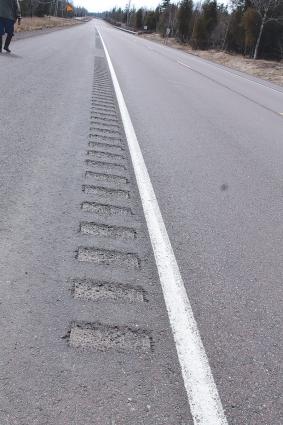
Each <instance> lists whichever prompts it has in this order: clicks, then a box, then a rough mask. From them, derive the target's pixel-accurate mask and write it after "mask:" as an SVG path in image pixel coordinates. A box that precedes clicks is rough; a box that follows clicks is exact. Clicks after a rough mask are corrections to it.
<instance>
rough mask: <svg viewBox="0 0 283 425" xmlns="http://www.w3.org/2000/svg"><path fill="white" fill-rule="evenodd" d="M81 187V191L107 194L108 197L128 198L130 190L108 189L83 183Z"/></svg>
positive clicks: (91, 193)
mask: <svg viewBox="0 0 283 425" xmlns="http://www.w3.org/2000/svg"><path fill="white" fill-rule="evenodd" d="M82 189H83V192H85V193H86V194H89V195H97V196H107V197H109V198H116V199H129V198H130V192H129V191H128V190H122V189H110V188H108V187H103V186H94V185H89V184H85V185H83V188H82Z"/></svg>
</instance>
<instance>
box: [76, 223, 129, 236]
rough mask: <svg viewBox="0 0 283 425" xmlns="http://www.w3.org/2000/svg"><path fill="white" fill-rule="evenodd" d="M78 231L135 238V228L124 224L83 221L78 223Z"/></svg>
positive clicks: (87, 233)
mask: <svg viewBox="0 0 283 425" xmlns="http://www.w3.org/2000/svg"><path fill="white" fill-rule="evenodd" d="M80 231H81V233H83V234H84V235H95V236H98V237H106V238H107V237H108V238H114V239H136V238H137V232H136V230H135V229H132V228H130V227H125V226H111V225H108V224H100V223H92V222H83V223H81V225H80Z"/></svg>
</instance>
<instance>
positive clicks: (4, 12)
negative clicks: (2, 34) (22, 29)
mask: <svg viewBox="0 0 283 425" xmlns="http://www.w3.org/2000/svg"><path fill="white" fill-rule="evenodd" d="M20 17H21V9H20V5H19V1H18V0H0V18H5V19H11V20H13V21H16V20H17V19H18V18H20Z"/></svg>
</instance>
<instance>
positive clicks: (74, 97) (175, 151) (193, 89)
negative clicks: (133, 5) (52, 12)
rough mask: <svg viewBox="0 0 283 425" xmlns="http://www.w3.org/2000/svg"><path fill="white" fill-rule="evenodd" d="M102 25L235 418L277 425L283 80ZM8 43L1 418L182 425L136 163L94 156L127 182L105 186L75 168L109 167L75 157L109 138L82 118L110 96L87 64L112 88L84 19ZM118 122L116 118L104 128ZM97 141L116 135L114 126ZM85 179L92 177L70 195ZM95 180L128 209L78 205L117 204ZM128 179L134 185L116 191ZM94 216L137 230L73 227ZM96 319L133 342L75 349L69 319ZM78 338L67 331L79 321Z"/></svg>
mask: <svg viewBox="0 0 283 425" xmlns="http://www.w3.org/2000/svg"><path fill="white" fill-rule="evenodd" d="M97 25H98V26H99V27H100V28H101V31H102V35H103V36H104V38H105V42H106V44H107V47H108V49H109V52H110V55H111V58H112V60H113V64H114V67H115V70H116V72H117V75H118V79H119V82H120V84H121V87H122V90H123V93H124V95H125V99H126V102H127V105H128V108H129V111H130V114H131V117H132V120H133V123H134V126H135V129H136V132H137V135H138V138H139V141H140V144H141V148H142V151H143V154H144V157H145V161H146V164H147V167H148V170H149V173H150V176H151V179H152V183H153V186H154V189H155V191H156V195H157V197H158V201H159V204H160V207H161V211H162V214H163V218H164V220H165V223H166V225H167V230H168V233H169V236H170V238H171V242H172V245H173V248H174V251H175V254H176V257H177V260H178V263H179V265H180V268H181V272H182V275H183V278H184V281H185V283H186V286H187V291H188V294H189V296H190V300H191V302H192V306H193V310H194V313H195V317H196V319H197V322H198V325H199V329H200V332H201V335H202V338H203V342H204V345H205V349H206V352H207V355H208V357H209V360H210V364H211V367H212V371H213V374H214V378H215V381H216V384H217V387H218V390H219V393H220V396H221V399H222V402H223V405H224V408H225V409H226V414H227V417H228V420H229V423H230V424H237V425H240V424H241V425H242V424H247V425H255V424H257V425H258V424H260V425H263V424H266V425H267V424H268V425H269V424H271V423H272V424H275V425H279V424H281V423H282V420H281V416H280V414H281V415H282V410H280V400H279V399H280V395H281V394H282V391H281V387H280V383H281V382H282V380H281V378H280V368H279V365H280V349H282V333H281V328H280V320H281V319H282V262H281V252H282V224H281V208H282V183H281V181H282V169H283V168H282V165H283V164H282V162H283V159H282V158H283V155H282V154H283V152H282V151H283V149H282V140H283V137H282V136H283V118H282V117H281V116H280V115H279V112H283V94H282V90H281V89H280V88H276V87H275V86H272V85H270V84H268V83H263V82H261V81H259V80H256V79H252V78H251V77H247V78H246V79H245V78H242V76H241V77H238V76H235V75H233V74H231V73H230V72H227V70H223V69H221V67H217V66H215V65H213V64H210V63H208V62H205V61H201V60H199V59H198V58H195V57H190V56H188V55H185V54H182V53H181V52H178V51H174V50H172V49H169V48H166V47H162V46H158V45H155V44H153V43H150V42H147V41H145V40H141V39H139V38H137V37H134V36H131V35H128V34H124V33H122V32H120V31H118V30H114V29H112V28H111V27H108V26H106V25H105V24H101V23H98V24H97ZM14 49H15V52H16V54H15V55H14V56H10V57H9V56H6V55H1V56H0V67H1V72H2V85H1V97H0V120H1V125H0V140H1V144H0V158H1V170H0V196H1V205H0V211H1V225H0V229H1V247H0V252H1V261H0V270H1V276H0V281H1V283H0V285H1V286H0V288H1V292H0V301H1V304H0V317H1V324H2V326H1V329H0V337H1V341H2V343H1V347H0V362H1V379H0V422H1V424H2V423H3V424H9V425H10V424H11V425H14V424H21V425H27V424H29V425H30V424H31V425H34V424H40V425H42V424H48V425H49V424H50V425H51V424H52V425H53V424H56V425H57V424H59V425H62V424H74V425H82V424H84V425H88V424H95V425H96V424H99V425H100V424H101V425H104V424H107V425H108V424H110V425H114V424H115V425H124V424H146V425H154V424H168V425H169V424H170V425H172V424H180V425H181V424H182V425H183V424H190V423H191V418H190V414H189V408H188V405H187V402H186V395H185V392H184V388H183V384H182V379H181V375H180V370H179V366H178V362H177V358H176V353H175V349H174V344H173V341H172V336H171V334H170V328H169V323H168V319H167V315H166V311H165V307H164V303H163V301H162V295H161V290H160V287H159V284H158V278H157V273H156V269H155V266H154V263H153V257H152V253H151V250H150V247H149V243H148V239H147V237H146V232H145V225H144V221H143V217H142V214H141V209H140V203H139V199H138V196H137V190H136V186H135V183H134V178H133V173H132V170H131V166H130V164H129V162H128V160H127V159H125V160H121V161H120V162H119V163H118V165H122V166H123V167H125V172H124V171H123V170H124V168H123V167H122V168H121V167H120V166H118V167H117V165H116V166H115V167H114V168H115V171H114V170H113V166H111V165H108V166H105V165H104V167H105V169H106V172H108V173H109V172H110V171H109V170H111V174H112V175H116V176H117V175H118V176H120V177H121V176H123V177H126V179H127V181H126V182H124V183H121V184H120V183H119V184H118V183H117V181H118V180H117V177H116V178H115V179H116V183H115V184H114V185H113V181H112V182H111V181H110V180H109V181H107V182H106V183H105V184H102V183H101V181H100V182H99V184H98V183H97V180H95V179H97V178H98V177H96V178H95V179H93V176H90V175H89V176H88V178H85V175H84V173H85V171H86V170H87V169H88V170H89V171H94V172H98V171H99V172H100V174H102V165H101V163H100V165H99V164H98V165H97V164H96V165H93V163H92V165H90V162H89V163H88V164H86V163H85V159H86V158H89V159H90V160H93V159H94V160H95V156H96V158H100V162H101V158H103V155H102V156H101V154H99V155H100V156H99V157H98V156H97V152H96V154H94V157H93V155H92V153H90V154H89V155H86V151H87V149H91V148H94V147H96V148H97V147H98V146H99V147H100V150H104V151H105V150H107V151H108V154H107V155H108V158H110V155H109V153H110V150H109V149H108V148H107V149H106V148H105V146H104V149H102V148H103V145H102V144H100V145H98V144H97V142H96V141H97V140H98V139H97V138H96V136H94V133H95V131H94V130H90V126H93V125H94V124H90V110H91V111H92V117H93V118H92V120H94V119H96V118H94V117H96V116H98V115H100V122H101V117H102V114H98V113H97V115H95V114H96V111H98V110H100V112H101V111H103V110H104V108H105V109H107V108H108V106H106V104H105V105H104V107H101V104H100V108H99V107H98V106H97V105H96V104H93V101H94V98H96V97H97V98H98V97H99V93H98V92H97V91H95V87H96V84H97V83H98V80H95V81H93V75H94V77H95V76H96V75H97V76H99V78H101V80H100V84H101V86H100V89H99V90H101V92H103V90H105V91H104V92H103V93H107V95H106V94H105V95H104V96H105V99H106V96H109V97H110V98H111V96H112V95H111V90H112V89H111V86H110V85H109V83H108V80H107V78H106V77H105V74H104V67H105V63H104V61H105V59H104V55H103V51H102V49H101V45H100V44H99V42H98V41H95V33H94V26H93V23H89V24H86V25H84V26H80V27H76V28H71V29H67V30H64V31H59V32H58V33H57V32H54V33H51V34H47V35H43V36H39V37H35V38H31V39H26V40H21V41H18V42H17V43H15V44H14ZM178 61H181V62H183V63H185V64H187V65H188V66H190V67H191V68H193V70H190V69H189V68H186V67H184V66H183V65H180V64H178V63H177V62H178ZM250 80H252V81H250ZM3 82H4V83H3ZM258 83H260V84H258ZM261 84H263V86H262V85H261ZM92 90H94V91H92ZM106 90H107V92H106ZM91 108H94V109H91ZM110 109H111V108H110ZM107 110H109V108H108V109H107ZM112 115H113V113H112V112H111V111H110V112H109V117H110V116H112ZM116 119H117V116H116V115H115V114H114V119H113V122H112V127H110V126H109V127H108V128H109V129H110V128H112V130H113V128H114V127H113V126H115V125H116V124H115V123H116V121H115V120H116ZM96 125H97V124H96ZM118 125H119V119H118ZM89 133H93V135H92V137H90V136H89ZM103 141H104V142H105V143H109V140H108V139H107V137H106V139H105V140H104V139H103V138H100V143H101V142H102V143H103ZM88 142H92V143H91V144H90V145H88ZM93 142H94V143H93ZM113 144H114V142H113ZM118 148H119V146H118ZM111 152H112V153H116V154H117V152H119V149H117V147H116V148H115V147H112V148H111ZM123 152H125V155H126V156H127V157H128V155H127V151H126V150H125V151H123ZM112 158H113V157H112ZM104 159H105V158H104ZM108 162H116V163H117V161H114V160H113V159H111V160H110V159H109V160H108ZM121 170H122V171H121ZM103 178H104V177H103V176H101V175H100V177H99V179H102V180H103ZM115 179H114V180H115ZM106 180H107V179H106ZM94 182H96V188H95V189H94V190H93V189H92V188H90V187H89V186H83V188H84V191H82V190H81V189H82V185H90V184H91V183H92V184H93V183H94ZM98 186H99V187H101V186H104V187H106V188H108V189H109V187H110V188H112V189H113V188H116V189H117V187H118V188H119V190H120V192H119V200H118V201H117V200H116V201H115V202H116V206H120V207H123V208H131V209H132V211H133V212H134V216H133V217H130V219H129V218H128V217H127V216H126V217H127V218H126V219H125V218H124V217H123V215H122V216H121V217H120V216H119V217H118V218H117V217H116V216H115V217H114V216H110V217H106V216H105V217H103V216H102V217H101V216H100V217H99V218H98V216H97V214H94V213H87V212H84V211H82V210H81V208H80V207H81V203H82V202H85V201H87V202H97V201H99V202H101V203H104V204H108V205H109V204H111V203H112V204H113V198H111V197H113V193H114V192H113V191H112V192H109V193H108V195H107V196H106V197H104V196H101V194H100V195H99V190H98V189H97V187H98ZM122 190H127V191H128V193H129V194H130V199H129V200H127V201H125V202H124V201H123V196H124V193H125V192H122ZM91 192H92V193H91ZM115 196H117V193H116V195H115ZM120 197H122V200H121V199H120ZM123 211H128V210H123ZM125 214H126V213H125ZM94 221H96V222H100V223H101V222H102V221H103V222H104V224H106V225H107V226H108V227H107V229H108V230H107V231H109V229H112V230H111V231H113V228H114V227H115V226H116V227H115V229H116V230H117V226H120V227H119V231H120V232H121V228H122V227H123V226H124V227H125V226H128V227H131V228H134V229H135V230H136V231H137V234H138V241H137V242H136V241H125V240H117V239H115V240H112V241H110V242H109V240H108V239H106V238H101V239H100V238H98V237H97V235H95V234H94V235H89V234H87V235H83V234H81V233H80V232H79V230H80V224H81V223H85V222H94ZM111 226H112V227H111ZM113 226H114V227H113ZM90 227H91V228H92V231H93V232H94V227H93V226H90ZM83 228H85V229H89V227H87V226H85V225H83ZM88 231H89V230H88ZM123 232H124V230H123V231H122V235H123V237H125V234H126V233H125V232H124V233H123ZM122 239H123V238H122ZM79 247H82V249H81V251H79V258H80V259H85V258H89V256H90V255H91V254H90V252H89V251H86V250H84V248H86V247H91V248H93V247H94V248H100V249H101V248H104V249H109V247H110V248H111V249H115V250H116V253H117V252H118V251H119V252H124V253H125V252H127V253H130V254H131V255H132V254H135V255H136V254H137V255H138V256H139V258H140V259H141V260H140V261H141V262H140V267H141V270H139V271H136V270H134V271H131V270H126V271H125V270H122V269H121V270H120V268H119V267H116V268H111V267H110V268H105V267H102V266H97V265H95V264H91V263H90V264H89V263H85V262H83V261H82V262H80V261H78V258H76V255H77V253H78V248H79ZM117 255H118V254H117ZM115 258H119V256H118V257H117V256H116V257H115ZM120 258H121V259H123V258H124V257H120ZM131 258H132V257H131ZM131 258H130V260H128V257H127V261H128V262H130V263H131ZM134 258H136V257H134ZM73 279H77V281H78V280H79V281H81V282H84V279H86V280H87V282H88V283H90V279H92V280H96V281H98V282H100V283H101V282H102V281H103V282H104V281H107V285H109V284H111V282H114V283H117V282H118V283H119V284H120V285H121V284H123V285H124V286H123V288H124V292H123V290H122V289H121V291H122V295H123V294H124V296H122V299H121V297H120V298H119V296H118V295H116V300H113V298H112V299H111V297H109V293H111V290H108V298H107V296H106V295H105V294H106V293H107V288H108V287H109V286H107V285H104V286H103V288H104V289H103V290H104V291H105V292H104V298H103V299H102V300H97V301H91V300H89V301H82V300H81V299H74V298H73V294H72V291H71V288H72V285H73V283H74V282H73ZM77 281H76V282H77ZM125 285H126V286H125ZM119 288H122V286H119ZM125 288H126V289H125ZM136 289H138V290H143V291H145V294H146V296H145V300H146V301H145V302H137V300H134V301H133V300H132V298H131V296H130V295H129V296H128V298H127V296H125V293H126V292H125V291H126V290H127V291H128V292H127V293H128V294H129V293H130V294H131V293H136V292H135V291H136ZM112 290H113V288H112ZM129 291H132V292H129ZM114 292H115V291H114ZM100 293H101V292H100ZM129 298H131V300H130V302H129ZM86 323H87V326H86V325H85V324H86ZM97 323H99V326H101V325H103V326H104V327H103V328H102V331H103V332H104V333H105V332H106V333H107V332H108V333H109V332H114V333H115V332H116V330H117V329H118V331H119V332H120V333H123V332H128V330H131V332H132V334H131V333H129V332H128V334H127V335H128V341H129V342H128V347H127V350H125V349H124V350H120V349H119V347H118V348H117V349H115V348H114V349H111V350H106V351H96V350H88V349H86V350H82V349H80V348H75V347H72V346H70V341H69V334H68V331H70V329H71V327H72V326H73V329H75V331H77V330H78V329H80V328H79V327H80V326H85V328H84V329H85V332H86V333H87V330H88V326H90V325H91V326H93V324H97ZM109 326H110V328H109ZM91 329H93V328H91ZM99 329H100V328H99ZM109 329H110V330H109ZM111 329H112V331H111ZM113 329H114V330H113ZM135 329H137V330H138V333H137V334H135V333H134V330H135ZM71 335H73V340H72V339H71V340H72V341H75V342H77V340H76V339H75V332H73V334H71ZM115 335H116V334H115ZM131 335H136V336H137V335H138V336H140V335H142V336H145V335H150V341H151V348H150V350H148V351H147V352H145V353H140V352H139V350H135V349H131V345H132V346H134V345H135V344H136V345H137V346H138V343H139V341H140V340H141V339H139V338H138V337H137V340H134V341H133V339H134V337H131ZM144 338H146V337H144ZM106 340H107V338H105V340H104V343H105V341H106ZM118 340H119V338H118ZM83 341H85V339H83ZM119 341H120V340H119ZM126 341H127V338H126ZM131 341H132V342H131ZM100 342H101V343H103V337H101V340H100ZM114 342H115V338H114ZM112 343H113V339H111V338H110V339H109V341H108V344H110V345H111V344H112ZM73 345H74V344H73ZM79 345H80V344H79ZM114 345H115V344H114ZM120 348H121V347H120Z"/></svg>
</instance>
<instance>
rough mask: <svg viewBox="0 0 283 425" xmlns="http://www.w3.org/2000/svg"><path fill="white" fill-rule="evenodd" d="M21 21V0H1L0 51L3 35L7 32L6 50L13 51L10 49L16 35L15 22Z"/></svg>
mask: <svg viewBox="0 0 283 425" xmlns="http://www.w3.org/2000/svg"><path fill="white" fill-rule="evenodd" d="M17 21H18V24H19V25H20V23H21V9H20V5H19V0H0V53H1V52H2V43H3V36H4V35H5V34H7V37H6V40H5V44H4V50H6V52H8V53H11V50H10V49H9V46H10V43H11V40H12V38H13V35H14V24H15V22H17Z"/></svg>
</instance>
